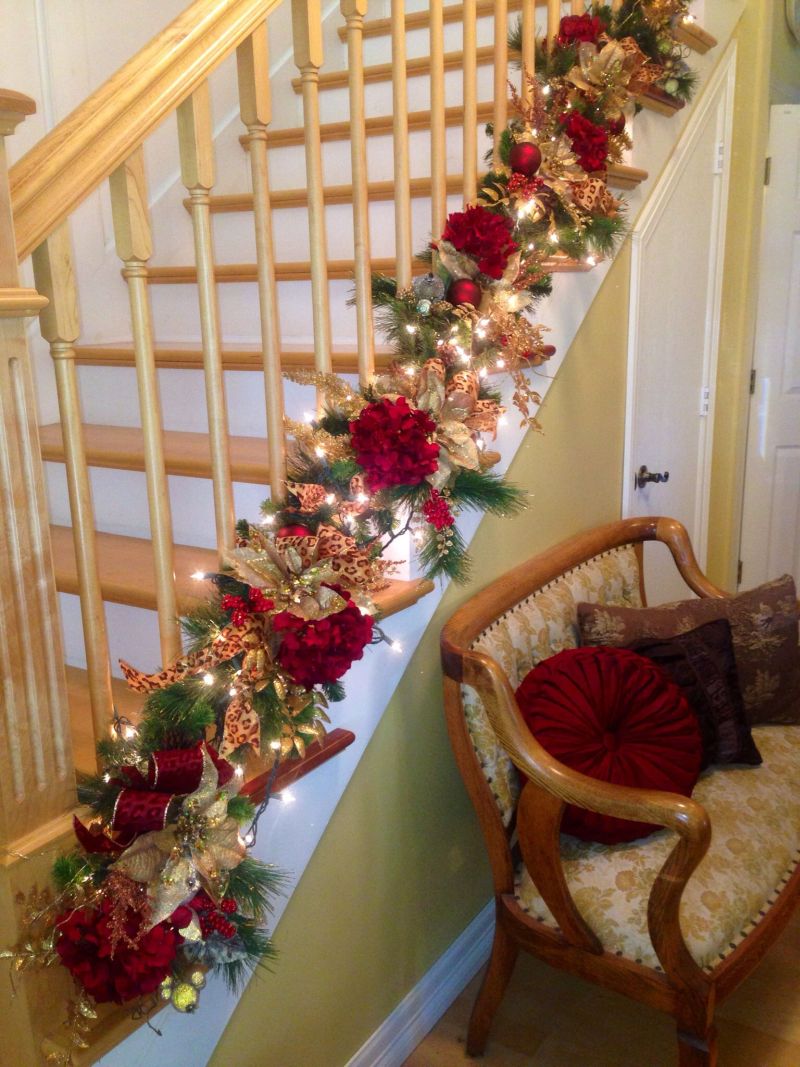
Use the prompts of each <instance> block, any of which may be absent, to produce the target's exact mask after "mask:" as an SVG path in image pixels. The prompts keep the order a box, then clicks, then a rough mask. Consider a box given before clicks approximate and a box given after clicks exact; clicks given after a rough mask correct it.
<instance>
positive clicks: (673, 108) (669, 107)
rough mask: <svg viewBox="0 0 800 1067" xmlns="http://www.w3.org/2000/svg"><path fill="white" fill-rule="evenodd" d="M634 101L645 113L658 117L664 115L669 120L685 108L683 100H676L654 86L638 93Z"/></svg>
mask: <svg viewBox="0 0 800 1067" xmlns="http://www.w3.org/2000/svg"><path fill="white" fill-rule="evenodd" d="M635 100H636V102H637V104H641V105H642V107H643V108H645V109H646V110H647V111H655V112H656V113H657V114H659V115H666V116H667V118H671V117H672V116H673V115H676V114H677V113H678V112H679V111H682V110H683V108H685V107H686V101H685V100H678V99H677V97H674V96H670V94H669V93H665V92H664V90H663V89H659V88H658V87H657V86H655V85H651V86H650V87H649V89H646V90H645V91H644V92H642V93H638V94H637V96H636V97H635Z"/></svg>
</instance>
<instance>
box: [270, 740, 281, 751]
mask: <svg viewBox="0 0 800 1067" xmlns="http://www.w3.org/2000/svg"><path fill="white" fill-rule="evenodd" d="M269 747H270V748H271V749H272V751H273V752H277V751H278V749H279V748H280V747H281V743H280V741H270V743H269Z"/></svg>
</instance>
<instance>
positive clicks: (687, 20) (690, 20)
mask: <svg viewBox="0 0 800 1067" xmlns="http://www.w3.org/2000/svg"><path fill="white" fill-rule="evenodd" d="M683 21H684V23H685V24H686V25H687V26H690V25H691V24H692V23H693V22H694V21H695V18H694V15H688V14H687V15H684V16H683Z"/></svg>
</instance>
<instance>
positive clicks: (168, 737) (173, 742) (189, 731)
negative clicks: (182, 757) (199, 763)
mask: <svg viewBox="0 0 800 1067" xmlns="http://www.w3.org/2000/svg"><path fill="white" fill-rule="evenodd" d="M216 717H217V716H216V711H215V709H214V708H213V706H212V705H211V703H210V702H209V700H208V698H207V697H206V694H205V692H201V691H200V689H199V685H198V682H196V681H194V680H186V681H180V682H173V683H172V685H169V686H167V687H166V688H165V689H156V690H154V691H153V692H152V693H150V694H149V695H148V697H147V700H146V702H145V705H144V710H143V713H142V721H141V722H140V724H139V745H138V747H139V753H140V756H144V757H147V756H149V755H151V753H153V752H157V751H158V750H159V749H162V748H189V747H190V746H191V745H195V744H197V742H198V741H202V740H204V738H205V734H206V730H207V729H208V727H210V726H214V725H215V723H216Z"/></svg>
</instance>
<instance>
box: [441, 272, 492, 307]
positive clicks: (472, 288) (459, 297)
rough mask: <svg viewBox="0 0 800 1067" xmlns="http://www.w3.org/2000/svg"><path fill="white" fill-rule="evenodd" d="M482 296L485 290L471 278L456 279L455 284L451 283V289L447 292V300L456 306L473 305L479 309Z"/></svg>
mask: <svg viewBox="0 0 800 1067" xmlns="http://www.w3.org/2000/svg"><path fill="white" fill-rule="evenodd" d="M482 296H483V290H482V289H481V287H480V286H479V285H478V284H477V282H473V281H472V279H471V278H456V280H455V281H454V282H451V284H450V288H449V289H448V290H447V299H448V300H449V301H450V303H451V304H455V305H456V306H458V305H459V304H472V306H473V307H475V308H477V307H479V306H480V302H481V298H482Z"/></svg>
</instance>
